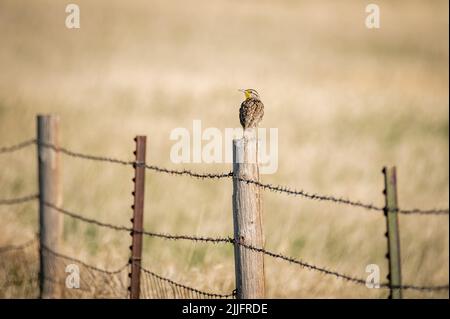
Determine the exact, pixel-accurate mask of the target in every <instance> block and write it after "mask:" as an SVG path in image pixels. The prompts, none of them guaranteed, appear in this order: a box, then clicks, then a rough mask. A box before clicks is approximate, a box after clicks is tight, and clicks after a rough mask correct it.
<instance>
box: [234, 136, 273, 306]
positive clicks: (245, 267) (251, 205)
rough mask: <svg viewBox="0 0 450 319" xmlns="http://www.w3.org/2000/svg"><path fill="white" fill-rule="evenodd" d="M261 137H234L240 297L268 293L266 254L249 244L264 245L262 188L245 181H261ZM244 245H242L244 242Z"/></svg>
mask: <svg viewBox="0 0 450 319" xmlns="http://www.w3.org/2000/svg"><path fill="white" fill-rule="evenodd" d="M256 152H257V140H256V139H255V138H248V137H244V138H242V139H239V140H233V225H234V260H235V273H236V297H237V298H238V299H257V298H264V296H265V283H264V255H263V253H261V252H258V251H255V250H251V249H248V248H246V247H245V246H252V247H258V248H264V237H263V229H262V210H261V190H260V188H259V187H258V185H255V184H253V183H247V182H246V181H245V180H253V181H259V169H258V162H257V155H256V154H257V153H256ZM240 244H242V245H240Z"/></svg>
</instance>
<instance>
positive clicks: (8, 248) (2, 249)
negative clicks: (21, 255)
mask: <svg viewBox="0 0 450 319" xmlns="http://www.w3.org/2000/svg"><path fill="white" fill-rule="evenodd" d="M35 242H36V238H32V239H30V240H27V241H26V242H24V243H23V244H20V245H7V246H2V247H0V254H2V253H6V252H8V251H11V250H21V249H25V248H28V247H30V246H31V245H33V244H34V243H35Z"/></svg>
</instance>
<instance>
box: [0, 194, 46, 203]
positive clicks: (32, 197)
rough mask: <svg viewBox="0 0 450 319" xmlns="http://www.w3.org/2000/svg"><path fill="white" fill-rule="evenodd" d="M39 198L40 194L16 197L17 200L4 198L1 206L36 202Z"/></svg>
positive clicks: (1, 200)
mask: <svg viewBox="0 0 450 319" xmlns="http://www.w3.org/2000/svg"><path fill="white" fill-rule="evenodd" d="M37 198H39V194H31V195H26V196H23V197H16V198H3V199H0V205H15V204H21V203H25V202H29V201H32V200H35V199H37Z"/></svg>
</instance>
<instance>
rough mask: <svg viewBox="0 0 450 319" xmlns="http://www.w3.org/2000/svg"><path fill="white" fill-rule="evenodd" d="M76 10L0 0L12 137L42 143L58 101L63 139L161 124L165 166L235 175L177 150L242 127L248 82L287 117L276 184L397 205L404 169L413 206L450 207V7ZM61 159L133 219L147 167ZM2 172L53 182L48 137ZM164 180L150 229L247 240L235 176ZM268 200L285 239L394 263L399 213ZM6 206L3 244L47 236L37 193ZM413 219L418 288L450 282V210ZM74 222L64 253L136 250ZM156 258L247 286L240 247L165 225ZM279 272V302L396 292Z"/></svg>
mask: <svg viewBox="0 0 450 319" xmlns="http://www.w3.org/2000/svg"><path fill="white" fill-rule="evenodd" d="M68 3H69V2H67V3H66V2H65V1H50V0H41V1H23V0H19V1H17V0H1V1H0V39H1V46H0V70H1V72H0V145H1V146H3V145H11V144H15V143H16V142H19V141H21V140H24V139H28V138H34V137H35V131H36V128H35V116H36V114H38V113H50V112H51V113H55V114H58V115H59V116H60V118H61V144H62V145H63V146H66V147H68V148H70V149H72V150H75V151H81V152H84V153H88V154H94V155H107V156H113V157H119V158H123V159H132V158H133V155H132V152H133V150H134V142H133V138H134V136H135V135H137V134H144V135H147V137H148V142H147V158H148V161H149V163H151V164H156V165H160V166H163V167H168V168H173V169H181V168H190V169H193V170H196V171H202V172H203V171H206V172H222V171H229V170H230V168H231V167H230V164H220V165H219V164H192V165H186V164H183V165H181V164H180V165H177V164H173V163H171V161H170V157H169V156H170V148H171V146H172V145H173V143H174V142H173V141H170V140H169V134H170V132H171V130H172V129H174V128H176V127H186V128H188V129H191V128H192V121H193V120H194V119H200V120H202V125H203V126H204V127H217V128H218V129H220V130H221V131H223V129H224V128H226V127H238V126H239V121H238V108H239V106H240V103H241V101H242V99H243V96H242V93H240V92H238V91H237V89H238V88H254V89H257V90H258V92H259V93H260V95H261V98H262V100H263V102H264V104H265V117H264V120H263V122H262V126H263V127H267V128H269V127H276V128H278V129H279V159H278V171H277V173H276V174H273V175H264V176H263V177H262V180H263V181H264V182H268V183H274V184H282V185H290V186H292V187H294V188H297V189H305V190H307V191H310V192H317V193H322V194H333V195H335V196H342V197H349V198H352V199H355V200H361V201H365V202H373V203H375V204H377V205H380V206H382V205H383V204H384V199H383V195H382V190H383V186H384V185H383V175H382V173H381V169H382V167H383V166H384V165H396V166H397V175H398V192H399V194H398V197H399V204H400V207H402V208H404V209H407V208H435V207H438V208H440V207H443V208H447V207H448V206H449V170H448V167H449V126H448V115H449V100H448V99H449V95H448V85H449V73H448V72H449V71H448V70H449V64H448V62H449V51H448V45H449V43H448V35H449V34H448V26H449V24H448V23H449V22H448V21H449V17H448V10H449V8H448V1H445V0H442V1H439V0H435V1H376V4H378V5H379V7H380V11H381V12H380V14H381V28H380V29H368V28H366V26H365V19H366V16H367V13H366V12H365V7H366V5H367V4H368V3H369V2H367V1H356V0H355V1H350V0H346V1H331V0H330V1H322V0H320V1H312V0H311V1H289V0H283V1H276V2H275V1H256V0H249V1H235V0H231V1H224V0H223V1H219V0H216V1H206V0H193V1H189V2H186V1H178V0H176V1H170V2H169V1H154V0H152V1H143V0H142V1H139V0H135V1H127V2H124V1H111V0H109V1H103V0H97V1H81V0H80V1H76V4H78V5H79V7H80V10H81V28H80V29H67V28H66V27H65V19H66V16H67V14H66V13H65V7H66V5H67V4H68ZM62 165H63V188H64V199H63V206H64V207H65V208H67V209H68V210H71V211H75V212H79V213H81V214H83V215H84V216H87V217H90V218H95V219H99V220H102V221H106V222H110V223H115V224H121V225H126V226H131V225H130V221H129V219H130V217H131V214H132V211H131V209H130V205H131V204H132V197H131V191H132V188H133V184H132V182H131V178H132V177H133V171H132V168H127V167H121V166H117V165H113V164H109V165H108V164H103V163H95V162H88V161H80V160H79V159H74V158H69V157H66V156H63V157H62ZM0 167H1V168H0V185H1V187H0V190H1V194H0V198H10V197H15V196H21V195H23V194H28V193H35V192H36V191H37V176H36V167H37V164H36V154H35V149H34V147H31V148H27V149H25V150H21V151H20V152H17V153H13V154H9V155H5V156H1V157H0ZM146 182H147V184H146V203H145V228H146V229H147V230H149V231H158V232H170V233H178V234H193V235H194V234H197V235H205V236H228V235H231V234H232V211H231V192H232V187H231V182H230V181H229V180H221V181H200V180H193V179H190V178H188V177H172V176H166V175H161V174H157V173H152V172H148V174H147V181H146ZM263 201H264V232H265V237H266V248H268V249H270V250H273V251H277V252H281V253H284V254H287V255H290V256H293V257H295V258H299V259H302V260H305V261H308V262H311V263H313V264H317V265H320V266H326V267H327V268H329V269H333V270H337V271H339V272H344V273H348V274H352V275H354V276H357V277H363V278H365V277H366V275H367V273H365V267H366V265H367V264H371V263H375V264H378V265H379V266H380V267H381V277H382V281H384V280H385V276H386V274H387V260H386V259H385V257H384V255H385V252H386V249H387V243H386V239H385V237H384V233H385V231H386V229H385V227H386V226H385V219H384V216H383V214H381V213H377V212H369V211H365V210H364V209H357V208H351V207H347V206H342V205H334V204H329V203H322V202H315V201H314V202H312V201H309V200H307V199H303V198H298V197H295V198H294V197H289V196H286V195H283V194H274V193H270V192H264V193H263ZM0 214H1V218H2V222H1V231H0V245H7V244H14V243H16V244H18V243H21V242H24V241H26V239H28V238H31V237H32V236H33V234H34V233H35V232H36V231H37V205H36V203H28V204H24V205H18V206H10V207H0ZM399 222H400V236H401V255H402V265H403V269H402V271H403V282H404V283H405V284H408V283H414V284H419V285H421V284H423V285H433V284H443V283H448V280H449V264H448V261H449V233H448V216H431V217H426V216H400V220H399ZM64 226H65V230H64V238H63V246H62V249H63V251H62V252H63V253H65V254H67V255H70V256H74V257H76V258H79V259H82V260H86V261H87V262H89V263H91V264H94V265H97V266H99V267H106V268H109V269H115V268H117V267H119V266H120V265H122V264H123V263H125V262H126V261H127V260H128V255H129V249H128V246H129V245H130V237H129V236H128V235H127V234H126V233H116V232H113V231H109V230H105V229H101V228H97V227H94V226H91V225H89V224H83V223H80V222H78V221H75V220H72V219H70V218H68V217H66V218H65V219H64ZM30 262H36V263H37V260H35V259H31V258H30ZM143 264H144V266H145V267H146V268H149V269H151V270H153V271H155V272H157V273H159V274H161V275H163V276H167V277H170V278H171V279H173V280H176V281H180V282H183V283H186V284H188V285H191V286H194V287H196V288H198V289H205V290H209V291H213V292H218V293H222V292H223V293H228V292H229V291H231V290H233V289H234V261H233V251H232V248H231V247H228V246H221V245H218V246H216V245H213V246H211V245H207V244H201V243H198V244H192V243H184V242H181V243H179V242H168V241H162V240H160V239H149V238H146V239H145V241H144V261H143ZM6 265H8V263H6ZM14 267H20V263H16V264H15V266H14ZM265 269H266V285H267V295H268V297H274V298H307V297H309V298H317V297H319V298H336V297H337V298H362V297H365V298H385V297H386V296H387V295H388V291H386V290H384V289H379V290H377V289H367V288H366V287H364V286H360V285H354V284H352V283H348V282H345V281H342V280H339V279H336V278H334V277H332V276H331V277H330V276H326V275H323V274H320V273H319V274H318V273H315V272H311V271H309V270H306V269H302V268H300V267H298V266H295V265H290V264H287V263H284V262H279V261H277V260H272V259H269V258H266V267H265ZM17 271H18V270H17ZM0 272H2V270H0ZM28 294H30V295H28ZM0 296H1V297H13V296H16V297H17V296H19V297H27V296H31V293H30V292H28V290H26V289H23V290H21V289H20V288H14V289H13V290H11V289H9V290H3V291H2V292H0ZM405 297H414V298H448V291H445V290H444V291H441V292H415V291H405Z"/></svg>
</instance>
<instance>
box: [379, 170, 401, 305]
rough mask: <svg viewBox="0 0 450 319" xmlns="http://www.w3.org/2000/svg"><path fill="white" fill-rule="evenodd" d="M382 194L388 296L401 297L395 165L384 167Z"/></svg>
mask: <svg viewBox="0 0 450 319" xmlns="http://www.w3.org/2000/svg"><path fill="white" fill-rule="evenodd" d="M383 174H384V184H385V189H384V195H385V200H386V206H385V208H384V215H385V216H386V226H387V233H386V236H387V239H388V253H387V255H386V257H387V258H388V261H389V274H388V280H389V284H390V286H391V289H390V296H389V297H390V298H392V299H401V298H402V290H401V288H395V287H400V286H401V284H402V277H401V263H400V237H399V229H398V203H397V176H396V169H395V166H393V167H389V168H387V167H384V168H383Z"/></svg>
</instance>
